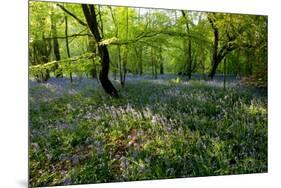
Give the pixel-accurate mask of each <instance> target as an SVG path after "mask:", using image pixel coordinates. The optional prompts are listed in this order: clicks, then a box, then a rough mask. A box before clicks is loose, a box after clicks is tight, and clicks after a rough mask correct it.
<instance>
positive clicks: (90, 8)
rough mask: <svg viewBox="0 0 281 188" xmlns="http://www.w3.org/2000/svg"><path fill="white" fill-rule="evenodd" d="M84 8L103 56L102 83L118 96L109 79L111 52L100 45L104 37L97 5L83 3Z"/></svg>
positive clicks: (112, 93)
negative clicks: (97, 13)
mask: <svg viewBox="0 0 281 188" xmlns="http://www.w3.org/2000/svg"><path fill="white" fill-rule="evenodd" d="M82 9H83V13H84V16H85V18H86V21H87V24H88V27H89V29H90V31H91V32H92V34H93V35H94V37H95V40H96V42H97V44H98V50H99V54H100V57H101V66H102V69H101V71H100V75H99V79H100V82H101V85H102V87H103V89H104V90H105V92H106V93H108V94H109V95H111V96H118V92H117V90H116V89H115V87H114V86H113V84H112V83H111V82H110V80H109V79H108V72H109V62H110V59H109V53H108V49H107V47H106V46H105V45H99V43H100V42H101V41H102V37H101V35H100V32H99V29H98V23H97V18H96V13H95V7H94V5H86V4H82Z"/></svg>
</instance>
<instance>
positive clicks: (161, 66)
mask: <svg viewBox="0 0 281 188" xmlns="http://www.w3.org/2000/svg"><path fill="white" fill-rule="evenodd" d="M159 50H160V52H159V61H160V74H161V75H162V74H164V63H163V58H162V47H161V46H160V49H159Z"/></svg>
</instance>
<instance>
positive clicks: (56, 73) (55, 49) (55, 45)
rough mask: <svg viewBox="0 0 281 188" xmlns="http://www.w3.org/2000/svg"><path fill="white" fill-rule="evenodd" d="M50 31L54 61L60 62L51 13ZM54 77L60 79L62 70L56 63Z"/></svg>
mask: <svg viewBox="0 0 281 188" xmlns="http://www.w3.org/2000/svg"><path fill="white" fill-rule="evenodd" d="M51 31H52V35H53V48H54V55H55V59H56V61H60V60H61V57H60V47H59V41H58V38H57V27H56V23H55V20H54V15H53V12H52V14H51ZM55 76H56V77H57V78H58V77H62V70H61V69H60V68H59V65H58V63H57V64H56V67H55Z"/></svg>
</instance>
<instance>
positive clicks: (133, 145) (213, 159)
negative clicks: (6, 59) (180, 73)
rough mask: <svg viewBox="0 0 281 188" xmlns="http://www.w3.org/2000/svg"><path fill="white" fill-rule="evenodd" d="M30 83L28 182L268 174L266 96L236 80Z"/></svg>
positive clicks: (61, 80) (55, 80)
mask: <svg viewBox="0 0 281 188" xmlns="http://www.w3.org/2000/svg"><path fill="white" fill-rule="evenodd" d="M113 83H114V84H115V86H116V87H117V88H118V90H119V93H120V97H119V98H111V97H109V96H108V95H106V94H105V93H104V91H103V90H102V88H101V86H100V84H99V83H98V82H97V80H92V79H88V78H80V79H79V78H75V79H74V82H73V83H72V84H71V83H70V82H69V79H67V78H51V79H50V80H49V81H48V82H47V83H37V82H35V81H32V80H30V81H29V131H30V147H29V170H30V173H29V175H30V181H29V183H30V185H31V186H32V187H34V186H51V185H69V184H80V183H82V184H85V183H100V182H115V181H132V180H145V179H161V178H176V177H194V176H212V175H227V174H241V173H261V172H267V95H266V92H262V91H260V90H257V89H254V88H248V87H244V86H241V85H239V84H238V82H237V81H236V80H235V79H230V80H229V81H228V82H227V89H226V90H224V89H223V81H222V79H216V80H214V81H198V80H191V81H183V80H182V79H181V78H178V77H176V76H166V77H160V78H158V79H151V78H149V77H144V78H142V77H129V78H128V80H127V82H126V85H125V88H123V89H121V87H120V84H119V83H118V82H116V81H114V82H113Z"/></svg>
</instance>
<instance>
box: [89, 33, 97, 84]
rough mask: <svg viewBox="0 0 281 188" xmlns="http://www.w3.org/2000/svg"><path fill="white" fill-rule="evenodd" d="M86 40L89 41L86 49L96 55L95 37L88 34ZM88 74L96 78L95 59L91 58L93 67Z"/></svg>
mask: <svg viewBox="0 0 281 188" xmlns="http://www.w3.org/2000/svg"><path fill="white" fill-rule="evenodd" d="M88 41H89V42H88V45H89V46H88V51H89V52H92V53H94V54H95V56H96V54H98V48H97V45H96V42H95V39H94V38H93V37H92V36H88ZM90 75H91V77H92V78H93V79H96V78H98V76H97V65H96V62H95V59H93V67H92V68H91V70H90Z"/></svg>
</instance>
